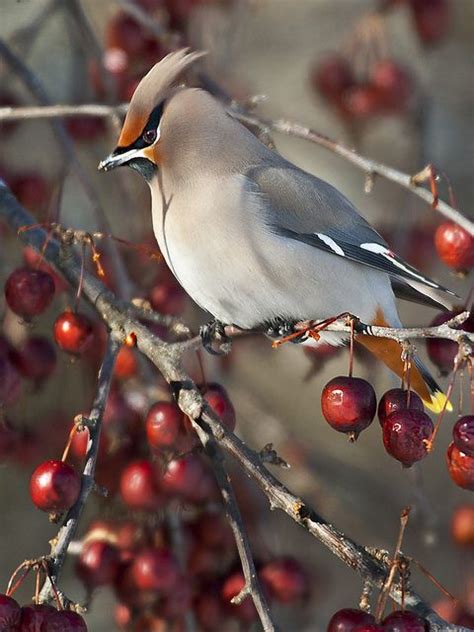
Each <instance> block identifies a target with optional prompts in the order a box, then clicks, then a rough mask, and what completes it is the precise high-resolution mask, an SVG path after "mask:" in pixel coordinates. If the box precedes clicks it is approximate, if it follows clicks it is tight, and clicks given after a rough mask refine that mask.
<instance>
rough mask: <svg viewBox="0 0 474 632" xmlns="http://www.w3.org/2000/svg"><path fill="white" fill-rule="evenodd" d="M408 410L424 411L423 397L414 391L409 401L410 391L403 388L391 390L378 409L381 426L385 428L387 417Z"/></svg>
mask: <svg viewBox="0 0 474 632" xmlns="http://www.w3.org/2000/svg"><path fill="white" fill-rule="evenodd" d="M408 403H409V404H410V405H409V406H407V404H408ZM407 408H410V409H413V410H421V411H423V410H424V408H423V401H422V400H421V397H419V395H417V394H416V393H415V392H414V391H410V398H409V400H408V391H406V390H404V389H402V388H392V389H390V390H389V391H387V392H386V393H384V394H383V395H382V399H381V400H380V402H379V407H378V409H377V414H378V417H379V421H380V425H381V426H383V424H384V423H385V420H386V419H387V417H388V416H389V415H391V414H392V413H394V412H395V411H396V410H406V409H407Z"/></svg>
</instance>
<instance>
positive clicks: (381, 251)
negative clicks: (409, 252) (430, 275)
mask: <svg viewBox="0 0 474 632" xmlns="http://www.w3.org/2000/svg"><path fill="white" fill-rule="evenodd" d="M360 247H361V248H363V249H364V250H369V251H370V252H373V253H375V254H377V255H381V256H382V257H385V259H388V260H389V261H390V262H391V263H392V264H393V265H394V266H396V267H397V268H399V269H400V270H403V271H404V272H406V273H408V274H409V275H410V276H412V277H415V278H416V279H419V280H420V281H423V283H426V284H428V285H431V287H435V288H436V287H439V286H438V284H437V283H433V282H432V281H430V280H429V279H427V278H426V277H424V276H423V275H422V274H417V273H416V272H414V271H413V270H412V269H411V268H408V267H407V266H405V265H404V264H403V262H402V261H400V260H399V259H395V257H394V256H393V255H392V254H391V252H390V250H388V249H387V248H385V246H382V245H381V244H376V243H371V242H367V243H365V244H360Z"/></svg>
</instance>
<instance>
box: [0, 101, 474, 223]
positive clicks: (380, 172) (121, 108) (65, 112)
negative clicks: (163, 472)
mask: <svg viewBox="0 0 474 632" xmlns="http://www.w3.org/2000/svg"><path fill="white" fill-rule="evenodd" d="M126 110H127V105H126V104H123V105H118V106H107V105H95V104H90V105H77V106H72V105H53V106H49V107H2V108H0V120H5V121H14V120H25V119H29V118H44V119H49V118H56V117H67V116H77V115H81V116H101V117H115V116H117V114H124V113H125V112H126ZM228 112H229V114H231V115H232V116H233V117H235V118H236V119H238V120H239V121H241V122H242V123H245V124H247V125H251V126H252V127H254V128H258V129H260V130H261V131H262V132H264V133H265V134H268V132H270V131H272V132H277V133H279V134H285V135H286V136H294V137H296V138H301V139H303V140H307V141H309V142H311V143H315V144H316V145H320V146H321V147H324V148H325V149H329V151H332V152H333V153H335V154H338V155H339V156H341V157H342V158H344V159H345V160H347V161H348V162H350V163H351V164H353V165H354V166H356V167H357V168H359V169H361V170H362V171H363V172H364V173H365V174H366V175H367V176H370V177H373V176H376V175H377V176H380V177H382V178H385V179H386V180H390V181H391V182H394V183H395V184H398V185H399V186H401V187H402V188H404V189H407V190H408V191H410V192H411V193H413V194H414V195H416V196H417V197H419V198H420V199H422V200H423V201H424V202H426V203H427V204H429V205H430V206H431V205H432V204H433V194H432V193H431V191H428V190H427V189H425V188H424V187H423V186H421V183H420V182H418V181H417V179H416V178H414V176H413V175H409V174H407V173H403V172H402V171H399V170H398V169H394V168H393V167H390V166H388V165H385V164H384V163H381V162H378V161H376V160H371V159H370V158H367V157H365V156H361V155H360V154H359V153H357V152H356V151H355V150H354V149H351V148H349V147H347V146H345V145H343V144H342V143H339V142H337V141H335V140H332V139H330V138H328V137H327V136H325V135H324V134H320V133H319V132H317V131H316V130H313V129H311V128H309V127H306V126H304V125H301V124H300V123H295V122H291V121H287V120H286V119H266V118H263V117H260V116H257V115H255V114H253V113H250V112H248V111H246V110H245V109H243V108H242V106H239V105H236V104H233V105H230V106H229V107H228ZM436 210H437V211H438V212H439V213H441V215H443V216H444V217H446V218H447V219H449V220H451V221H453V222H456V224H459V225H460V226H462V228H464V229H465V230H466V231H467V232H468V233H470V234H471V235H474V222H472V221H471V220H470V219H468V218H467V217H466V216H465V215H463V214H462V213H461V212H460V211H458V210H457V209H455V208H453V207H452V206H450V205H449V204H448V203H447V202H444V201H443V200H438V202H437V204H436Z"/></svg>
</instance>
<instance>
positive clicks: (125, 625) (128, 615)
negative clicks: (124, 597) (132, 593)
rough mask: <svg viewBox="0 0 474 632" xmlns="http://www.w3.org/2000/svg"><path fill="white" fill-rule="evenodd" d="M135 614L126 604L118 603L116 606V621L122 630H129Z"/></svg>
mask: <svg viewBox="0 0 474 632" xmlns="http://www.w3.org/2000/svg"><path fill="white" fill-rule="evenodd" d="M132 618H133V613H132V609H131V608H130V606H127V605H126V604H124V603H118V604H117V605H116V606H115V611H114V621H115V623H116V625H117V627H118V628H119V629H120V630H128V629H129V626H130V623H131V622H132Z"/></svg>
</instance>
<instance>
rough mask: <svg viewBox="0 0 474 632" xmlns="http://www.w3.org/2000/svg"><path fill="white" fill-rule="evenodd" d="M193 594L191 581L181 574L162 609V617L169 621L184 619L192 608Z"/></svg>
mask: <svg viewBox="0 0 474 632" xmlns="http://www.w3.org/2000/svg"><path fill="white" fill-rule="evenodd" d="M192 592H193V591H192V589H191V584H190V582H189V580H188V579H187V577H185V576H183V575H182V574H181V575H180V576H179V577H178V579H177V580H176V581H175V583H174V585H173V589H172V590H170V591H168V594H167V595H166V598H165V600H164V603H163V604H162V607H161V609H160V614H161V616H162V617H163V618H164V619H167V620H168V621H169V620H170V619H174V620H176V619H177V618H178V617H182V616H183V615H184V614H185V613H186V612H188V611H189V610H190V608H191V606H192ZM183 632H184V630H183Z"/></svg>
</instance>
